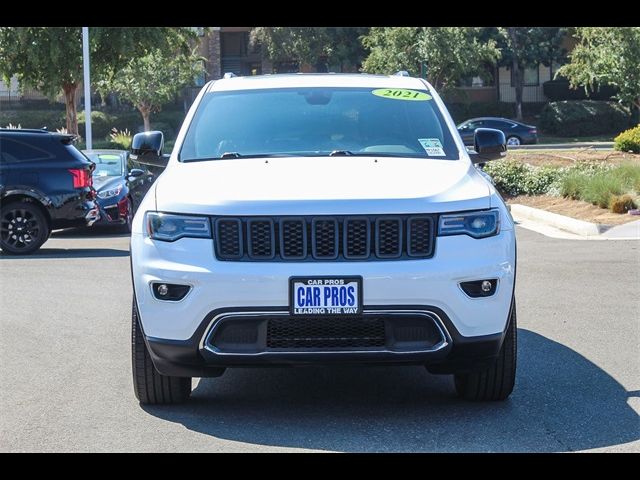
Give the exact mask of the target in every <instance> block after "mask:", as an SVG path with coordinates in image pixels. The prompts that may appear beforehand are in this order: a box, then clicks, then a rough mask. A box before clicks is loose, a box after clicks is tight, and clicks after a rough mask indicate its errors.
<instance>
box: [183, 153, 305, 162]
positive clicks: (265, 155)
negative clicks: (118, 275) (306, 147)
mask: <svg viewBox="0 0 640 480" xmlns="http://www.w3.org/2000/svg"><path fill="white" fill-rule="evenodd" d="M296 156H297V155H294V154H291V153H252V154H249V155H243V154H242V153H239V152H224V153H223V154H222V155H221V156H219V157H202V158H185V159H184V160H180V161H181V162H184V163H190V162H206V161H209V160H223V159H224V160H226V159H228V158H278V157H296Z"/></svg>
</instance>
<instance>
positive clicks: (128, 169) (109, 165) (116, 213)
mask: <svg viewBox="0 0 640 480" xmlns="http://www.w3.org/2000/svg"><path fill="white" fill-rule="evenodd" d="M83 153H84V154H85V155H86V156H87V157H88V158H89V159H90V160H91V161H92V162H94V163H95V164H96V168H95V170H94V171H93V186H94V188H95V189H96V191H97V192H98V195H97V198H96V203H97V204H98V207H99V208H100V220H99V221H98V222H97V223H96V225H105V226H106V225H112V226H120V227H121V228H122V229H123V230H124V231H126V232H131V221H132V220H133V215H134V213H135V210H136V208H137V206H138V205H139V204H140V201H141V200H142V198H143V197H144V195H145V194H146V193H147V190H148V189H149V187H150V186H151V184H152V183H153V180H154V178H155V175H154V174H153V173H152V172H151V171H150V170H149V168H148V166H146V165H144V164H140V163H138V162H134V161H132V160H129V152H128V151H126V150H83Z"/></svg>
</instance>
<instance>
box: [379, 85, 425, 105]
mask: <svg viewBox="0 0 640 480" xmlns="http://www.w3.org/2000/svg"><path fill="white" fill-rule="evenodd" d="M371 93H373V94H374V95H376V96H378V97H383V98H391V99H393V100H410V101H418V102H424V101H426V100H431V98H433V97H431V95H429V94H428V93H425V92H420V91H419V90H407V89H405V88H378V89H376V90H372V91H371Z"/></svg>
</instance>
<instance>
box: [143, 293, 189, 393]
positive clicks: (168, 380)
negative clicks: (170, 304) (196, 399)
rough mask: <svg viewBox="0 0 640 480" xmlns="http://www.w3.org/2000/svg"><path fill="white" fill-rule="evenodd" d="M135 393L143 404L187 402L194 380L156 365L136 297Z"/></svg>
mask: <svg viewBox="0 0 640 480" xmlns="http://www.w3.org/2000/svg"><path fill="white" fill-rule="evenodd" d="M131 354H132V355H131V357H132V370H133V391H134V393H135V394H136V398H137V399H138V400H139V401H140V403H141V404H143V405H167V404H176V403H184V402H186V401H187V399H188V398H189V396H190V395H191V377H170V376H167V375H162V374H160V373H159V372H158V371H157V370H156V368H155V367H154V366H153V362H152V360H151V355H149V350H148V349H147V344H146V343H145V341H144V337H143V334H142V329H141V328H140V319H139V315H138V307H137V305H136V299H135V296H134V298H133V307H132V311H131Z"/></svg>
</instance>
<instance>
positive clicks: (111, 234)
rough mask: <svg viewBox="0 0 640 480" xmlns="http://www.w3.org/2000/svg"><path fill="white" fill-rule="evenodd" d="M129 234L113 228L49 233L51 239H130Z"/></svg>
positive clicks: (91, 228) (77, 229) (83, 228)
mask: <svg viewBox="0 0 640 480" xmlns="http://www.w3.org/2000/svg"><path fill="white" fill-rule="evenodd" d="M130 236H131V234H129V233H123V232H120V231H118V230H117V229H116V228H113V227H104V226H98V227H95V226H94V227H78V228H66V229H64V230H54V231H53V232H51V238H69V239H80V238H118V237H124V238H127V237H130Z"/></svg>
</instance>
